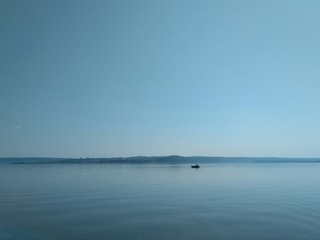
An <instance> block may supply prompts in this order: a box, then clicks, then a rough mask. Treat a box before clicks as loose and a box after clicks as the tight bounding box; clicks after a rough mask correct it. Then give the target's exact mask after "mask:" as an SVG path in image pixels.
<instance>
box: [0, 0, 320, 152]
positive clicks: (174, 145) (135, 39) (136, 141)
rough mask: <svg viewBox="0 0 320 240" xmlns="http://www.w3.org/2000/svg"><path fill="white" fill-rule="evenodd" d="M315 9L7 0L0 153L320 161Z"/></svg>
mask: <svg viewBox="0 0 320 240" xmlns="http://www.w3.org/2000/svg"><path fill="white" fill-rule="evenodd" d="M319 12H320V1H318V0H299V1H297V0H268V1H267V0H239V1H238V0H232V1H230V0H210V1H206V0H200V1H196V0H194V1H188V0H134V1H132V0H121V1H116V0H113V1H102V0H101V1H99V0H94V1H89V0H73V1H71V0H67V1H66V0H63V1H62V0H56V1H49V0H29V1H24V0H0V36H1V37H0V157H44V156H46V157H118V156H119V157H120V156H123V157H125V156H137V155H146V156H154V155H157V156H159V155H161V156H163V155H171V154H177V155H183V156H199V155H202V156H249V157H250V156H265V157H269V156H274V157H320V93H319V90H320V14H319Z"/></svg>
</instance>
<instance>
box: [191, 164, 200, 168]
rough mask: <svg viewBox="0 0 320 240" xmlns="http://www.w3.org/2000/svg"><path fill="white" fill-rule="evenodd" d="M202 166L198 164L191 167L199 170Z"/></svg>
mask: <svg viewBox="0 0 320 240" xmlns="http://www.w3.org/2000/svg"><path fill="white" fill-rule="evenodd" d="M199 167H200V166H199V165H198V164H196V165H191V168H199Z"/></svg>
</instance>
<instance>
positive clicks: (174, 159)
mask: <svg viewBox="0 0 320 240" xmlns="http://www.w3.org/2000/svg"><path fill="white" fill-rule="evenodd" d="M250 162H251V163H252V162H255V163H268V162H274V163H276V162H279V163H281V162H283V163H285V162H320V158H275V157H202V156H195V157H183V156H177V155H172V156H151V157H146V156H137V157H116V158H41V157H37V158H32V157H30V158H0V164H1V163H2V164H5V163H6V164H57V163H136V164H139V163H140V164H141V163H154V164H161V163H162V164H183V163H188V164H192V163H198V164H203V163H250Z"/></svg>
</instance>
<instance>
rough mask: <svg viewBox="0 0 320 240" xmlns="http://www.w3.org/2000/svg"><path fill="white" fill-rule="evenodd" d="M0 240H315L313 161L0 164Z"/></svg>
mask: <svg viewBox="0 0 320 240" xmlns="http://www.w3.org/2000/svg"><path fill="white" fill-rule="evenodd" d="M0 191H1V192H0V239H55V240H56V239H112V240H113V239H114V240H116V239H119V240H120V239H121V240H122V239H136V240H138V239H140V240H144V239H148V240H157V239H167V240H169V239H217V240H219V239H224V240H228V239H232V240H237V239H245V240H250V239H279V240H280V239H281V240H283V239H290V240H294V239H320V228H319V226H320V164H319V163H318V164H317V163H295V164H294V163H285V164H284V163H273V164H264V163H260V164H225V165H223V164H211V165H210V164H208V165H205V166H204V165H202V166H201V168H200V169H191V168H190V166H189V165H176V166H169V165H155V164H149V165H138V164H137V165H121V164H119V165H117V164H82V165H81V164H79V165H78V164H61V165H59V164H56V165H54V164H52V165H50V164H48V165H45V164H44V165H40V164H39V165H9V164H8V165H5V164H2V165H0Z"/></svg>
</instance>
